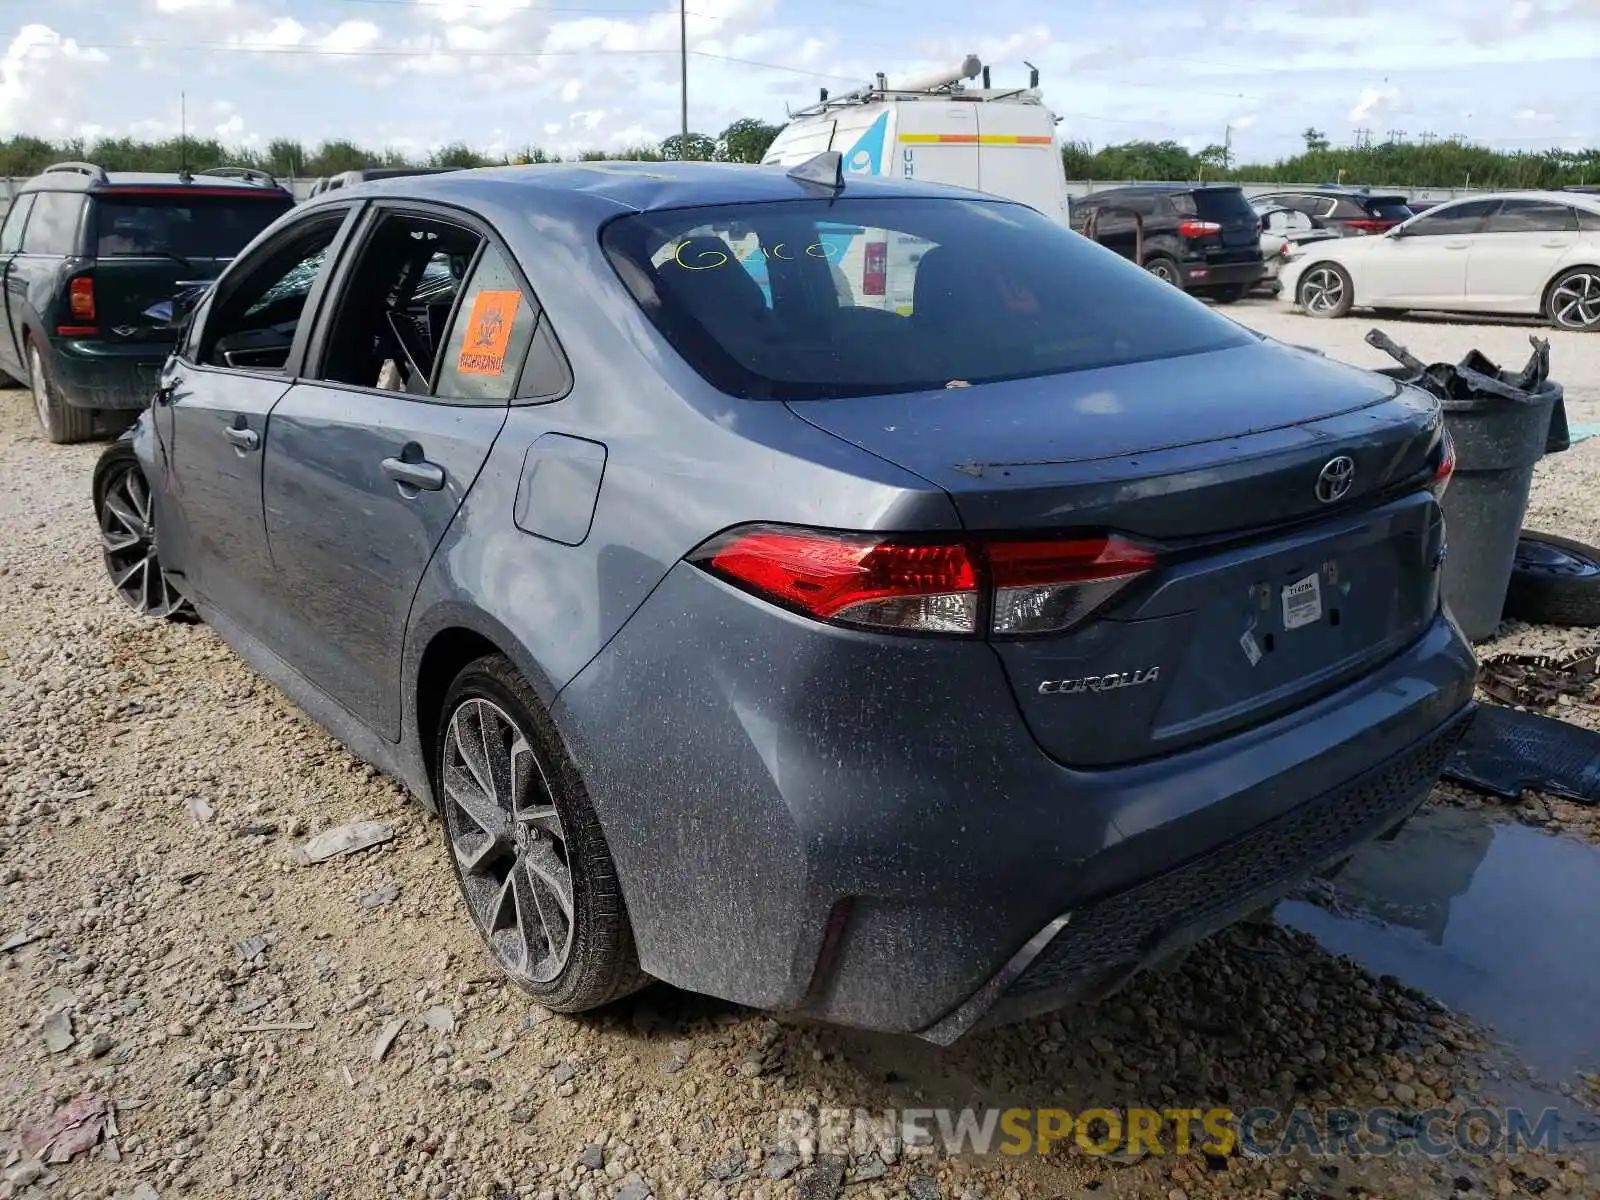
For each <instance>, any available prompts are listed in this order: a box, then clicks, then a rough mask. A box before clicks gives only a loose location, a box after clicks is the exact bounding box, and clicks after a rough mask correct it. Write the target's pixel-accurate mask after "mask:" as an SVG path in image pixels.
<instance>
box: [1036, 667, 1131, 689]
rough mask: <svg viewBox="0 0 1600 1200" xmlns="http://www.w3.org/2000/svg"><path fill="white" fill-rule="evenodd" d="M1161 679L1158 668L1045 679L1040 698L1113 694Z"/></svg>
mask: <svg viewBox="0 0 1600 1200" xmlns="http://www.w3.org/2000/svg"><path fill="white" fill-rule="evenodd" d="M1159 678H1161V668H1160V667H1144V668H1142V669H1141V670H1138V671H1122V672H1120V673H1116V672H1114V673H1112V674H1110V675H1080V676H1079V677H1078V678H1076V679H1046V680H1045V681H1044V682H1043V683H1041V684H1040V685H1039V694H1040V695H1041V696H1075V695H1077V694H1078V693H1079V692H1114V691H1116V690H1117V689H1118V688H1126V687H1142V686H1143V685H1144V684H1147V683H1154V682H1155V681H1156V680H1157V679H1159Z"/></svg>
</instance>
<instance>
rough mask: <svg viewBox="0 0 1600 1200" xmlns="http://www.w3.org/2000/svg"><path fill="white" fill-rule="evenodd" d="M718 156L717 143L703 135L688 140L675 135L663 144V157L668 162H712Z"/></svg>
mask: <svg viewBox="0 0 1600 1200" xmlns="http://www.w3.org/2000/svg"><path fill="white" fill-rule="evenodd" d="M716 154H717V143H716V142H715V141H714V140H713V139H711V138H709V137H707V136H706V135H705V134H703V133H691V134H689V135H688V137H687V138H685V137H684V135H683V134H681V133H675V134H673V135H672V136H671V137H669V138H666V139H664V140H663V141H662V143H661V157H662V158H664V159H666V160H667V161H668V162H710V161H711V160H712V159H713V158H715V157H716Z"/></svg>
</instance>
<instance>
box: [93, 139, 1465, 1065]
mask: <svg viewBox="0 0 1600 1200" xmlns="http://www.w3.org/2000/svg"><path fill="white" fill-rule="evenodd" d="M837 172H838V163H837V159H836V156H824V157H823V158H822V159H821V160H820V161H814V162H812V163H810V164H806V165H805V166H804V167H802V168H796V169H795V170H794V171H791V172H787V173H786V172H785V171H784V170H783V169H782V168H777V167H721V166H711V165H694V164H680V165H668V166H661V165H647V164H618V163H613V164H605V163H593V164H573V165H555V166H546V167H515V168H496V169H491V170H483V171H462V172H453V173H449V174H440V175H433V176H418V177H412V178H402V179H397V180H393V181H387V182H383V183H376V184H366V185H362V186H359V187H353V188H348V189H341V190H339V191H336V192H330V193H328V194H327V195H325V196H322V197H318V198H316V199H315V200H313V201H311V202H310V203H307V204H305V205H302V206H300V207H299V208H297V209H295V210H294V211H293V212H292V213H290V214H288V215H286V216H285V217H283V218H281V219H280V220H279V221H278V222H277V223H276V224H274V225H273V226H272V227H271V228H269V229H268V230H267V231H266V232H265V233H263V234H262V235H261V236H260V237H259V238H258V239H257V240H256V241H255V242H254V243H253V244H252V245H251V246H250V247H249V248H248V249H247V250H246V251H245V252H244V253H243V254H242V255H241V256H240V257H239V258H238V259H237V260H236V261H235V262H234V263H233V265H232V266H231V267H230V268H229V269H228V270H227V272H226V273H225V274H224V275H223V276H222V277H221V279H220V281H219V282H218V283H217V285H216V287H215V288H214V289H213V290H212V291H211V292H210V293H209V294H208V295H207V296H206V298H205V299H204V300H203V302H202V303H201V304H200V305H199V306H198V307H197V308H196V309H195V310H194V312H193V313H192V315H191V319H190V321H189V325H188V328H187V330H186V331H185V332H184V333H183V334H182V335H181V336H180V339H179V343H178V349H177V351H176V352H175V354H174V355H173V357H172V359H171V361H170V363H169V364H168V366H167V368H166V371H165V374H164V375H163V378H162V382H161V387H160V391H159V392H158V393H157V395H156V397H155V399H154V401H153V403H152V405H151V407H150V409H149V410H148V411H147V412H146V413H145V414H144V415H143V417H142V418H141V419H140V421H139V423H138V424H137V425H136V426H135V427H134V429H133V430H132V431H131V432H130V434H129V435H128V437H127V438H125V439H124V440H123V441H122V442H119V443H118V444H116V445H115V446H113V447H111V448H110V449H109V450H108V451H107V452H106V454H105V457H104V459H103V461H102V463H101V464H100V466H99V468H98V470H97V472H96V475H95V481H94V499H95V505H96V510H97V513H98V516H99V520H100V523H101V528H102V531H103V534H104V548H105V557H106V562H107V565H108V567H109V569H110V572H111V575H112V578H113V581H114V583H115V586H116V587H117V589H118V590H119V592H120V593H121V594H122V596H123V597H124V598H125V599H126V600H127V601H128V602H129V603H130V604H132V605H133V606H134V607H135V608H136V609H139V610H140V611H143V612H147V613H149V614H152V615H157V616H179V615H182V614H184V613H186V612H189V611H193V612H195V613H197V614H198V616H199V617H200V618H201V619H203V620H205V621H206V622H208V623H209V624H210V625H211V626H212V627H213V628H215V629H216V631H217V632H218V633H219V634H220V635H221V636H222V637H223V638H225V639H226V640H227V641H228V642H229V643H230V644H231V645H232V646H233V647H234V648H235V649H236V650H237V651H238V652H239V654H241V655H242V656H243V657H244V658H245V659H246V660H248V661H249V662H250V663H251V664H252V665H253V666H254V667H255V668H256V669H257V670H259V671H260V672H261V673H262V674H263V675H265V676H266V677H267V678H268V679H270V680H271V681H272V682H273V683H275V684H276V685H277V686H278V687H280V688H281V689H282V690H283V691H284V692H285V693H286V694H287V695H289V696H290V697H291V698H292V699H293V700H294V701H295V703H297V704H298V705H299V706H300V707H301V708H302V709H304V710H305V711H306V712H307V713H308V714H310V715H311V716H312V717H313V718H314V719H315V720H317V721H318V722H320V723H321V724H322V725H324V726H326V727H327V728H328V729H329V730H331V731H332V732H333V733H334V735H335V736H337V737H339V738H340V739H341V740H343V741H344V742H345V743H346V744H347V745H348V746H349V747H350V748H351V749H352V750H353V751H354V752H355V753H356V754H358V755H360V756H361V757H363V758H364V759H366V760H367V761H369V762H371V763H373V764H376V765H377V766H379V767H381V768H383V769H384V770H386V771H388V772H391V773H392V774H394V775H395V776H397V777H398V778H400V779H401V780H403V781H404V782H405V783H406V784H407V785H408V786H409V787H410V789H411V790H412V791H413V792H414V793H415V794H416V795H417V796H418V797H419V798H421V799H422V800H424V801H425V802H426V803H427V804H428V805H429V806H431V807H434V808H436V809H437V810H438V812H439V813H440V815H441V816H442V818H443V820H442V822H441V824H442V829H443V836H444V840H445V843H446V845H447V847H448V851H449V859H450V861H451V863H452V867H453V869H454V871H455V873H456V876H457V879H458V881H459V883H460V887H461V892H462V896H463V898H464V900H465V909H466V911H467V913H470V915H471V918H472V920H473V921H474V922H475V923H476V925H477V928H478V930H479V933H480V934H481V935H482V937H483V938H484V939H485V941H486V943H487V945H488V947H489V949H490V950H491V952H492V953H493V955H494V957H495V958H496V959H497V960H498V961H499V963H500V964H501V965H502V966H503V967H504V969H505V970H506V972H507V973H508V974H509V975H510V976H511V977H512V978H513V979H515V980H516V981H517V982H518V983H520V984H521V985H523V986H524V987H525V988H527V989H528V991H530V992H532V993H533V994H534V995H535V996H537V997H538V998H539V1000H540V1001H541V1002H542V1003H543V1004H545V1005H548V1006H549V1007H551V1008H555V1009H560V1010H568V1011H570V1010H578V1009H584V1008H590V1007H593V1006H596V1005H599V1004H603V1003H605V1002H607V1001H609V1000H612V999H615V998H616V997H618V996H621V995H623V994H625V993H627V992H629V991H631V990H633V989H635V988H637V987H638V986H640V985H641V983H643V982H644V981H646V980H648V979H651V978H654V979H660V980H665V981H667V982H668V983H671V984H675V985H678V986H680V987H684V988H689V989H692V990H694V991H699V992H706V993H710V994H713V995H716V996H721V997H725V998H728V999H730V1000H735V1001H739V1002H742V1003H745V1004H749V1005H754V1006H757V1007H760V1008H763V1009H769V1010H776V1011H784V1012H789V1013H797V1014H805V1015H809V1016H812V1017H817V1018H821V1019H824V1020H828V1021H835V1022H842V1023H847V1024H851V1025H857V1026H864V1027H869V1028H873V1029H881V1030H897V1031H910V1032H916V1033H919V1034H921V1035H922V1036H924V1037H927V1038H930V1039H932V1040H934V1041H940V1042H943V1041H948V1040H951V1039H953V1038H955V1037H957V1036H959V1035H961V1034H962V1033H963V1032H965V1031H966V1030H968V1029H971V1028H973V1027H974V1026H976V1025H978V1024H980V1023H993V1022H1000V1021H1004V1020H1012V1019H1017V1018H1020V1017H1024V1016H1027V1015H1030V1014H1033V1013H1038V1012H1042V1011H1046V1010H1049V1009H1051V1008H1054V1007H1057V1006H1059V1005H1061V1004H1063V1003H1064V1002H1066V1001H1068V1000H1070V999H1082V998H1086V997H1094V996H1098V995H1102V994H1104V993H1105V992H1106V991H1107V990H1108V989H1109V988H1111V987H1113V986H1115V985H1116V984H1117V983H1119V982H1120V981H1122V980H1123V979H1125V978H1127V976H1128V975H1129V974H1130V973H1131V972H1132V971H1134V970H1136V969H1137V968H1138V967H1140V966H1141V965H1149V964H1154V963H1158V962H1160V961H1161V960H1163V959H1165V958H1167V957H1169V956H1170V955H1171V954H1173V953H1174V952H1175V951H1177V950H1180V949H1182V948H1183V947H1185V946H1186V945H1188V944H1191V943H1192V942H1193V940H1194V939H1196V938H1198V937H1200V936H1203V935H1205V934H1207V933H1209V932H1211V931H1213V930H1215V929H1217V928H1219V927H1221V926H1223V925H1225V924H1226V923H1228V922H1229V921H1231V920H1234V919H1236V918H1237V917H1239V916H1240V915H1242V914H1244V913H1246V912H1248V911H1250V910H1251V909H1253V908H1255V907H1258V906H1259V905H1261V904H1263V903H1265V902H1267V901H1270V900H1271V899H1272V898H1273V897H1274V896H1276V895H1277V894H1280V893H1281V892H1283V891H1284V890H1285V889H1287V888H1288V887H1290V886H1291V885H1293V884H1294V883H1295V882H1297V881H1299V880H1301V879H1303V878H1305V877H1306V876H1308V875H1310V874H1312V873H1313V872H1315V871H1318V870H1321V869H1324V868H1326V867H1328V866H1330V865H1332V864H1335V863H1337V862H1338V861H1339V860H1341V859H1342V858H1344V857H1346V856H1348V854H1349V853H1350V852H1351V850H1352V849H1353V848H1355V847H1356V846H1357V845H1359V844H1360V843H1362V842H1363V841H1365V840H1367V839H1370V838H1373V837H1376V836H1378V835H1380V834H1383V833H1385V832H1386V831H1389V830H1391V829H1393V828H1394V827H1395V826H1396V825H1397V824H1398V823H1399V822H1400V821H1402V820H1404V819H1405V818H1406V817H1407V816H1408V815H1409V814H1410V812H1411V811H1412V810H1413V808H1414V807H1415V806H1416V805H1417V804H1418V803H1419V802H1420V801H1421V799H1422V798H1423V796H1424V795H1425V793H1426V792H1427V790H1428V788H1429V786H1430V784H1431V783H1432V782H1433V781H1434V779H1435V777H1436V776H1437V774H1438V772H1439V771H1440V768H1441V766H1442V764H1443V762H1444V759H1445V757H1446V756H1447V754H1448V753H1449V752H1450V750H1451V748H1452V746H1453V744H1454V742H1455V740H1456V738H1457V737H1458V735H1459V734H1460V732H1461V730H1462V726H1463V723H1464V721H1465V720H1466V719H1467V718H1468V717H1469V715H1470V708H1471V702H1472V701H1471V696H1472V684H1473V676H1474V664H1473V657H1472V654H1471V653H1470V651H1469V649H1468V647H1467V646H1466V645H1465V644H1464V642H1463V640H1462V638H1461V637H1460V635H1459V633H1458V632H1457V630H1456V629H1455V627H1454V625H1453V624H1452V622H1451V621H1450V619H1449V618H1448V616H1447V615H1446V613H1445V612H1444V611H1443V609H1442V608H1441V602H1440V566H1441V563H1442V561H1443V559H1444V554H1445V543H1444V530H1443V528H1442V523H1441V519H1440V509H1439V504H1438V499H1437V497H1438V494H1439V492H1440V490H1441V489H1442V488H1443V487H1444V486H1445V485H1446V483H1447V482H1448V479H1449V476H1450V472H1451V469H1452V466H1453V454H1452V452H1451V448H1450V445H1449V441H1448V439H1447V438H1446V437H1445V435H1444V433H1443V429H1442V424H1441V417H1440V411H1439V407H1438V405H1437V404H1436V403H1435V401H1433V400H1432V399H1431V398H1430V397H1428V396H1426V395H1424V394H1422V393H1420V392H1417V391H1412V390H1408V389H1406V388H1403V387H1400V386H1398V385H1397V384H1395V383H1394V382H1393V381H1391V380H1388V379H1386V378H1384V377H1381V376H1378V375H1374V374H1369V373H1366V372H1363V371H1359V370H1355V369H1353V368H1350V367H1345V366H1341V365H1339V364H1337V363H1334V362H1330V361H1328V360H1326V359H1323V358H1320V357H1317V356H1316V355H1313V354H1310V353H1306V352H1302V351H1299V350H1295V349H1293V348H1290V347H1287V346H1284V345H1281V344H1278V343H1275V342H1272V341H1268V340H1264V339H1262V338H1260V337H1258V336H1256V335H1254V334H1252V333H1250V332H1248V331H1246V330H1244V329H1242V328H1241V327H1240V326H1238V325H1236V324H1234V323H1233V322H1231V321H1229V320H1227V319H1225V318H1223V317H1221V316H1218V315H1215V314H1213V313H1212V312H1210V311H1209V310H1208V309H1207V308H1206V307H1205V306H1204V305H1202V304H1201V303H1200V302H1198V301H1196V300H1193V299H1190V298H1189V297H1187V296H1185V295H1183V294H1182V293H1181V292H1179V291H1177V290H1176V289H1173V288H1170V287H1167V286H1166V285H1164V284H1162V283H1160V282H1159V281H1157V280H1154V279H1152V278H1151V277H1150V276H1148V275H1146V274H1145V273H1144V272H1143V271H1141V270H1139V269H1138V268H1137V267H1135V266H1133V265H1131V264H1129V263H1127V262H1125V261H1123V260H1122V259H1121V258H1119V257H1118V256H1116V255H1115V254H1113V253H1111V252H1110V251H1108V250H1105V249H1103V248H1101V247H1099V246H1096V245H1094V244H1093V243H1092V242H1089V241H1086V240H1085V239H1083V238H1081V237H1079V236H1077V235H1075V234H1073V233H1071V232H1069V231H1068V230H1065V229H1063V228H1060V227H1059V226H1057V225H1055V224H1054V223H1052V222H1051V221H1050V220H1048V219H1046V218H1045V217H1043V216H1041V215H1040V214H1038V213H1036V212H1034V211H1032V210H1031V209H1028V208H1025V207H1022V206H1019V205H1016V204H1012V203H1008V202H1005V201H1001V200H997V199H993V198H989V197H985V196H982V195H980V194H977V193H973V192H964V191H957V190H953V189H946V188H939V187H932V186H923V185H918V184H914V183H910V182H887V181H876V180H871V179H862V178H857V177H854V176H848V177H846V176H841V175H839V174H838V173H837Z"/></svg>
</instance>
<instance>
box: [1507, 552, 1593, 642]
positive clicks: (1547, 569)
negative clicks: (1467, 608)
mask: <svg viewBox="0 0 1600 1200" xmlns="http://www.w3.org/2000/svg"><path fill="white" fill-rule="evenodd" d="M1503 611H1504V613H1505V615H1506V616H1508V617H1514V618H1516V619H1517V620H1519V621H1530V622H1532V623H1534V624H1536V625H1568V626H1575V625H1586V626H1590V625H1600V547H1595V546H1590V545H1587V544H1585V543H1583V542H1579V541H1575V540H1573V539H1572V538H1564V537H1557V536H1556V535H1555V534H1553V533H1538V532H1536V531H1534V530H1532V529H1524V530H1523V531H1522V533H1521V535H1520V536H1519V537H1518V538H1517V556H1516V560H1515V562H1514V563H1513V565H1512V568H1511V582H1510V584H1509V585H1508V586H1507V588H1506V602H1505V608H1504V610H1503Z"/></svg>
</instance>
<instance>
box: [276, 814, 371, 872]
mask: <svg viewBox="0 0 1600 1200" xmlns="http://www.w3.org/2000/svg"><path fill="white" fill-rule="evenodd" d="M393 839H394V826H392V825H390V824H388V823H387V822H384V821H355V822H352V823H351V824H349V825H338V826H335V827H334V828H332V829H324V830H323V831H322V832H321V833H319V834H317V836H316V837H314V838H312V839H311V840H310V841H309V842H307V843H306V844H305V845H304V846H302V847H301V848H300V852H299V853H298V854H297V855H296V856H295V858H296V861H298V862H299V863H300V865H301V866H303V867H309V866H311V865H312V864H313V863H319V862H326V861H327V860H328V859H330V858H338V857H339V856H341V855H345V854H355V853H356V852H357V851H359V850H367V849H370V848H371V847H373V846H381V845H382V844H383V843H384V842H388V841H392V840H393Z"/></svg>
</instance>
